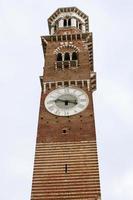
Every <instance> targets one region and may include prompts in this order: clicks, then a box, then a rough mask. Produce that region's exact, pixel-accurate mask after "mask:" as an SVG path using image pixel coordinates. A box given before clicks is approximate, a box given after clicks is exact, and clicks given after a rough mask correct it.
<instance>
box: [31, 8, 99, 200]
mask: <svg viewBox="0 0 133 200" xmlns="http://www.w3.org/2000/svg"><path fill="white" fill-rule="evenodd" d="M48 25H49V32H50V35H48V36H42V37H41V40H42V47H43V52H44V58H45V67H44V73H43V76H41V77H40V81H41V87H42V92H41V100H40V111H39V120H38V131H37V140H36V150H35V162H34V171H33V181H32V192H31V200H52V199H54V200H56V199H57V200H58V199H60V200H63V199H65V200H66V199H70V200H72V199H75V200H81V199H84V200H85V199H88V200H100V199H101V197H100V196H101V195H100V183H99V170H98V159H97V147H96V132H95V119H94V110H93V97H92V93H93V91H94V90H95V89H96V73H95V72H94V68H93V41H92V33H91V32H89V22H88V17H87V16H86V15H85V14H84V13H83V12H82V11H80V10H79V9H78V8H76V7H68V8H59V9H57V10H56V11H55V12H54V13H53V14H52V15H51V17H50V18H49V19H48Z"/></svg>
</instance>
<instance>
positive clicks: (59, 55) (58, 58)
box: [57, 53, 62, 61]
mask: <svg viewBox="0 0 133 200" xmlns="http://www.w3.org/2000/svg"><path fill="white" fill-rule="evenodd" d="M57 61H62V54H61V53H58V54H57Z"/></svg>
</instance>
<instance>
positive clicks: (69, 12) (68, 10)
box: [48, 7, 89, 35]
mask: <svg viewBox="0 0 133 200" xmlns="http://www.w3.org/2000/svg"><path fill="white" fill-rule="evenodd" d="M48 26H49V33H50V34H51V35H53V34H57V30H59V29H67V28H69V29H70V28H76V29H79V31H82V32H84V33H85V32H88V31H89V19H88V16H87V15H86V14H85V13H83V12H82V11H81V10H79V9H78V8H76V7H63V8H58V9H57V10H56V11H55V12H54V13H53V14H52V15H51V16H50V17H49V18H48Z"/></svg>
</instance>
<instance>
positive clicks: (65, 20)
mask: <svg viewBox="0 0 133 200" xmlns="http://www.w3.org/2000/svg"><path fill="white" fill-rule="evenodd" d="M66 26H67V19H64V27H66Z"/></svg>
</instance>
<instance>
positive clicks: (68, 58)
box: [64, 52, 70, 61]
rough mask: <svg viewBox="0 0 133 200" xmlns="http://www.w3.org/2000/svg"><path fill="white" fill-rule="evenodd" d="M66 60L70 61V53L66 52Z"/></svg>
mask: <svg viewBox="0 0 133 200" xmlns="http://www.w3.org/2000/svg"><path fill="white" fill-rule="evenodd" d="M66 60H70V54H69V53H68V52H66V53H65V55H64V61H66Z"/></svg>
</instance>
